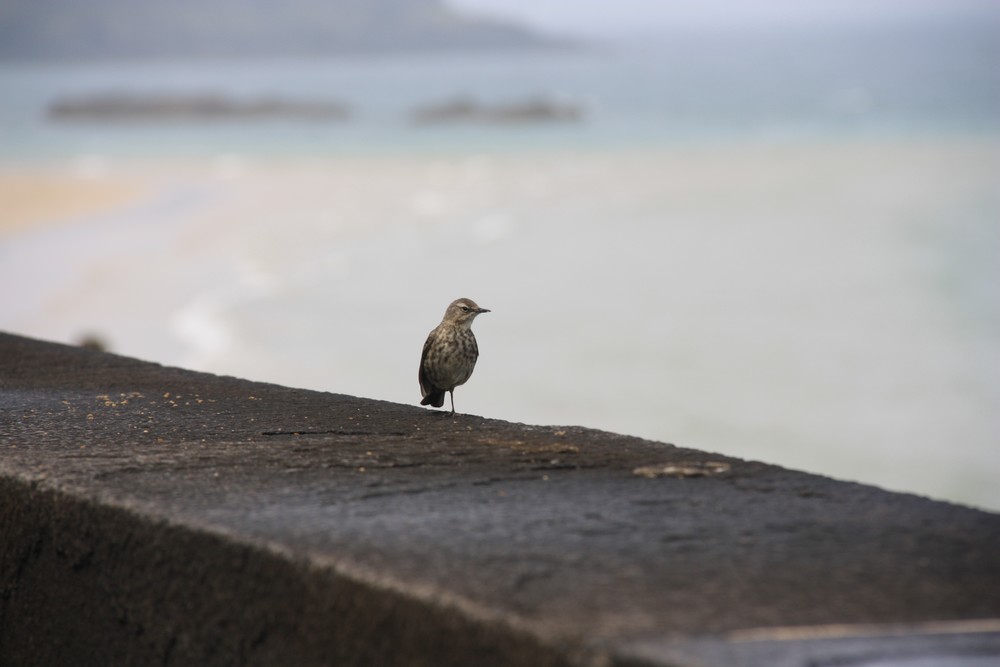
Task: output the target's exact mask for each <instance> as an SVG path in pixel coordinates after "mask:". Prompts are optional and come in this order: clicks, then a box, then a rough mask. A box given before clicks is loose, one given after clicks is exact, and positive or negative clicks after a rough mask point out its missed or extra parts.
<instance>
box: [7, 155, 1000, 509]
mask: <svg viewBox="0 0 1000 667" xmlns="http://www.w3.org/2000/svg"><path fill="white" fill-rule="evenodd" d="M97 166H98V167H99V168H96V167H95V163H94V162H93V161H91V162H90V163H83V164H82V166H81V163H79V162H77V163H67V164H62V165H53V166H51V167H49V168H42V167H37V166H36V167H32V168H31V169H29V170H24V171H23V172H22V171H18V170H16V169H14V168H11V167H7V168H5V169H4V171H3V172H0V192H4V193H7V192H10V193H18V195H17V198H13V197H12V199H11V201H17V202H18V203H17V205H16V207H11V208H10V209H9V210H7V211H6V212H5V213H4V224H3V228H2V229H3V231H2V236H0V256H2V258H3V261H2V263H0V279H2V280H3V281H4V283H5V284H8V285H9V284H17V285H18V286H19V288H18V290H17V291H16V292H15V293H10V294H9V295H7V296H5V303H4V307H3V309H2V311H0V328H3V329H5V330H8V331H13V332H17V333H23V334H26V335H30V336H37V337H40V338H46V339H50V340H62V341H75V340H78V339H79V338H80V337H81V336H82V335H85V334H88V333H98V334H100V335H101V337H103V338H104V339H106V340H107V341H108V343H109V344H110V346H111V349H112V350H114V351H117V352H121V353H124V354H129V355H133V356H138V357H140V358H145V359H151V360H156V361H161V362H163V363H167V364H175V365H181V366H185V367H188V368H194V369H199V370H206V371H211V372H216V373H224V374H233V375H238V376H243V377H249V378H252V379H257V380H268V381H274V382H279V383H284V384H288V385H293V386H299V387H308V388H314V389H319V390H326V391H335V392H343V393H349V394H355V395H363V396H369V397H374V398H383V399H387V400H394V401H400V402H415V400H416V399H418V398H419V395H417V394H416V385H415V379H414V377H415V376H414V373H415V363H416V358H417V356H418V355H419V346H420V343H421V342H422V340H423V337H424V336H425V335H426V332H427V331H428V330H429V329H430V328H431V327H433V326H434V325H435V324H436V323H437V320H438V319H439V318H440V312H439V311H441V310H442V309H443V306H444V305H445V304H447V302H448V301H450V300H451V299H452V298H455V297H457V296H469V297H472V298H475V299H476V300H477V301H478V302H480V303H481V304H483V305H484V306H485V307H489V308H491V309H492V310H493V312H492V313H491V314H490V316H489V317H490V319H486V318H485V317H484V318H482V321H480V322H477V329H478V330H479V337H480V346H481V349H482V350H483V356H482V358H481V361H480V366H479V368H477V371H476V376H475V377H474V378H473V380H472V381H471V382H470V385H469V387H468V388H463V390H462V391H460V392H459V393H458V395H457V396H456V405H457V406H458V408H459V410H460V411H468V412H471V413H475V414H485V415H490V416H495V417H500V418H504V419H510V420H514V421H521V422H528V423H578V424H583V425H587V426H596V427H599V428H606V429H609V430H614V431H619V432H624V433H630V434H637V435H643V436H647V437H651V438H656V439H659V440H664V441H672V442H678V443H684V444H691V445H692V446H696V447H701V448H705V449H710V450H711V449H714V450H717V451H723V452H725V453H728V454H733V455H736V456H743V457H749V458H760V459H763V460H769V461H775V462H779V463H782V464H783V465H788V466H792V467H800V468H804V469H807V470H818V471H821V472H826V473H827V474H832V475H837V476H841V477H846V478H850V479H861V480H865V481H872V482H875V483H879V484H882V485H884V486H889V487H891V488H904V489H913V490H918V491H921V492H924V493H929V494H932V495H936V496H938V497H947V498H953V499H959V500H965V501H967V502H974V503H978V504H982V505H990V506H993V507H1000V497H998V496H997V494H996V493H995V484H994V483H993V482H992V481H991V475H990V473H989V472H988V471H990V470H995V469H996V467H997V466H998V465H1000V460H998V459H997V454H996V453H995V447H994V444H995V440H996V437H997V435H998V434H1000V424H998V422H997V420H996V417H995V415H994V410H993V406H995V405H996V402H997V400H1000V382H998V380H997V378H998V377H1000V358H998V352H997V349H996V346H995V339H994V334H995V332H996V327H997V321H996V319H995V318H996V310H995V304H996V301H995V300H993V299H994V297H993V296H992V294H993V293H994V292H991V291H989V290H991V289H994V290H995V288H989V287H988V285H990V284H1000V283H997V282H992V281H991V279H990V276H991V275H992V276H995V266H994V264H993V263H992V260H988V258H986V257H985V256H984V254H983V253H984V251H985V249H986V248H988V247H991V244H992V243H994V241H995V233H996V232H995V216H996V214H997V212H998V211H1000V202H998V196H997V192H996V188H995V174H996V173H1000V143H998V142H997V141H996V140H991V141H984V140H982V139H968V140H965V139H956V140H947V141H944V140H942V141H930V140H928V141H922V142H908V143H904V142H891V141H886V142H881V143H872V142H868V143H857V144H850V143H846V144H836V143H824V144H810V145H785V146H753V145H748V146H743V147H730V148H721V147H719V148H700V149H695V148H689V149H674V150H670V149H655V150H638V149H636V150H627V151H625V150H622V151H612V152H586V151H580V152H558V151H553V152H537V153H524V152H519V153H509V154H471V153H467V154H440V155H423V156H367V157H356V156H355V157H349V156H344V157H336V158H323V159H320V158H309V159H307V158H288V159H264V158H247V157H239V156H220V157H216V158H210V159H202V160H193V159H191V160H171V161H141V160H126V159H114V160H112V159H105V160H103V161H101V162H99V163H97ZM95 169H96V171H97V176H95V173H94V172H95ZM992 247H995V245H994V246H992ZM990 272H992V274H991V273H990ZM623 336H624V338H623ZM945 442H961V443H962V445H961V449H960V450H955V449H953V448H950V447H942V446H941V443H945ZM959 452H960V453H959Z"/></svg>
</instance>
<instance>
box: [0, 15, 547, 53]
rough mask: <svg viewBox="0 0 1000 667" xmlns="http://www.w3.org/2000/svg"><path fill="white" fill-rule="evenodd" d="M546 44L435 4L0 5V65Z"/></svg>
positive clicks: (512, 27) (505, 25)
mask: <svg viewBox="0 0 1000 667" xmlns="http://www.w3.org/2000/svg"><path fill="white" fill-rule="evenodd" d="M555 44H556V42H555V41H554V40H549V39H547V38H546V37H544V36H542V35H539V34H536V33H534V32H532V31H530V30H529V29H526V28H524V27H521V26H517V25H514V24H510V23H505V22H502V21H497V20H492V19H485V18H478V17H473V16H468V15H465V14H462V13H459V12H457V11H456V10H454V9H452V8H451V7H449V6H448V5H447V4H445V2H443V1H442V0H169V1H159V2H157V1H149V0H144V1H137V0H87V1H86V2H81V1H80V0H0V59H2V60H66V59H79V58H84V59H107V58H158V57H235V56H274V55H289V56H309V55H328V54H364V53H387V52H404V51H435V50H459V49H462V50H470V49H476V50H482V49H516V48H539V47H546V46H553V45H555Z"/></svg>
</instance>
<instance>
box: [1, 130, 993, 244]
mask: <svg viewBox="0 0 1000 667" xmlns="http://www.w3.org/2000/svg"><path fill="white" fill-rule="evenodd" d="M935 150H946V151H963V150H969V151H975V152H977V153H978V152H981V153H990V152H1000V135H996V134H989V135H986V136H965V135H961V136H942V137H922V138H919V139H908V138H882V139H878V140H864V139H858V138H856V139H852V140H848V141H838V140H835V139H824V140H818V139H817V140H809V141H787V142H776V143H761V142H742V143H741V142H736V143H729V144H721V143H719V144H716V143H710V144H677V145H661V144H657V145H649V146H643V145H622V146H618V147H601V146H581V147H576V148H569V147H563V146H537V147H515V148H505V149H500V150H494V149H482V150H477V149H475V148H464V149H456V150H451V149H448V148H444V149H441V150H434V151H420V152H403V151H394V152H380V151H376V152H356V153H343V154H341V153H331V154H326V155H309V154H281V155H263V154H255V153H252V152H248V153H243V154H217V155H187V156H173V155H171V156H163V157H155V156H133V155H129V156H115V155H76V156H64V157H46V158H44V159H38V160H25V161H3V160H2V158H0V201H3V202H4V207H3V208H2V209H0V242H2V241H4V240H7V239H9V238H12V237H15V236H19V235H22V234H25V233H30V232H31V231H32V230H35V229H51V228H55V227H61V226H66V225H73V224H74V223H76V222H79V221H85V220H87V219H89V218H90V217H92V216H95V215H102V214H107V213H110V212H113V211H115V210H119V209H123V208H125V207H127V206H129V205H134V204H136V203H138V202H141V201H142V200H144V199H148V198H149V197H150V196H152V195H153V194H154V193H155V192H156V191H157V190H162V189H163V187H165V186H166V185H167V184H169V183H170V182H175V181H178V180H181V181H194V182H199V183H203V184H204V183H215V184H233V183H238V182H239V181H242V180H246V179H248V178H249V177H252V176H265V177H266V176H267V175H268V174H272V175H275V176H276V177H278V178H280V176H281V174H283V173H288V172H296V171H298V172H320V173H321V172H324V171H330V172H338V171H339V170H343V169H345V168H346V169H350V168H353V167H361V168H363V170H364V171H366V172H367V171H369V170H370V169H375V170H378V169H380V168H383V167H384V168H387V169H389V170H390V171H392V170H397V169H403V170H407V169H420V168H422V167H428V166H429V167H431V168H433V166H434V165H448V164H466V165H474V164H477V163H488V164H491V165H495V166H498V167H500V168H503V167H504V166H511V167H519V166H522V165H528V166H533V165H534V164H536V163H537V162H542V163H547V164H564V163H566V162H567V161H571V162H575V161H577V160H583V161H585V162H589V161H593V160H597V161H600V160H610V161H615V162H625V163H631V162H636V161H638V162H640V163H645V164H647V165H649V164H654V163H656V162H657V161H659V160H665V161H667V162H669V163H676V162H677V161H682V160H685V159H690V160H692V161H693V164H701V163H707V162H711V161H713V160H727V161H728V160H731V159H736V160H739V159H745V158H746V159H756V158H760V157H766V156H769V155H773V156H786V157H787V156H794V155H796V154H800V153H801V154H803V155H807V154H810V153H814V152H817V151H818V152H822V153H826V154H829V155H834V154H837V153H844V154H849V153H855V152H859V151H860V152H865V153H869V154H871V153H885V152H895V151H902V152H907V153H911V154H914V153H918V152H924V151H935ZM367 175H368V176H371V175H372V174H370V173H369V174H367Z"/></svg>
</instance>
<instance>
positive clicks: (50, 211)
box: [0, 167, 143, 238]
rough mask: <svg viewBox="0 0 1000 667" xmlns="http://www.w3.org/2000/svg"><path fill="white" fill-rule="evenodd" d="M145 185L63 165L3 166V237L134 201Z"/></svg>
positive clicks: (0, 231) (0, 171)
mask: <svg viewBox="0 0 1000 667" xmlns="http://www.w3.org/2000/svg"><path fill="white" fill-rule="evenodd" d="M142 193H143V188H142V187H141V186H140V185H139V184H137V183H134V182H131V180H130V179H128V178H125V177H122V176H116V177H115V179H114V180H105V179H103V178H95V177H88V176H86V175H84V174H80V173H76V174H74V173H72V172H71V171H69V170H66V169H64V168H51V167H50V168H28V169H16V168H12V167H6V168H3V169H0V201H2V202H3V206H2V207H0V238H2V237H6V236H8V235H12V234H17V233H23V232H25V231H27V230H29V229H31V228H34V227H37V226H38V225H45V224H73V221H74V220H78V219H79V218H81V217H83V216H86V215H90V214H96V213H100V212H102V211H108V210H112V209H114V208H117V207H120V206H123V205H125V204H127V203H129V202H132V201H135V200H136V199H138V198H139V197H141V196H142Z"/></svg>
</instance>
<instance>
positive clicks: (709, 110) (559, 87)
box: [0, 25, 1000, 161]
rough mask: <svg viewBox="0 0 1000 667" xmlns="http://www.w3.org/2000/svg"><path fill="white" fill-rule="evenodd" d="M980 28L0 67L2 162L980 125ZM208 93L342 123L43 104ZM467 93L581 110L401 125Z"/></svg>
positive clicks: (949, 129) (999, 95)
mask: <svg viewBox="0 0 1000 667" xmlns="http://www.w3.org/2000/svg"><path fill="white" fill-rule="evenodd" d="M996 30H997V27H996V26H989V25H987V26H968V25H964V26H963V25H947V26H936V27H935V26H909V27H905V28H904V27H896V28H881V29H878V30H876V29H874V28H867V29H864V28H860V29H855V30H853V31H848V30H847V29H843V28H842V29H840V30H838V31H833V32H829V33H827V32H816V31H813V32H808V33H804V34H786V33H774V32H759V33H752V34H741V33H722V34H714V33H712V34H678V35H668V36H664V37H662V38H660V39H657V40H653V39H649V40H647V41H644V42H638V43H631V44H623V45H608V46H606V47H600V48H597V47H595V48H593V49H590V50H588V51H579V52H566V53H549V54H528V55H521V56H517V55H502V56H489V55H475V56H460V57H454V56H436V57H435V56H417V57H398V56H397V57H386V58H381V59H379V58H375V59H356V60H351V59H336V60H334V59H327V60H323V59H315V60H266V61H255V62H245V61H238V62H234V61H216V62H207V63H206V62H197V63H191V62H167V63H163V62H160V63H118V64H107V63H101V64H87V63H82V64H76V65H29V66H25V65H10V64H7V65H0V91H2V95H0V158H2V159H5V160H8V161H9V160H12V159H13V160H17V159H22V158H30V157H35V156H51V157H63V156H67V155H74V154H81V153H82V154H89V153H98V154H110V155H154V156H157V155H190V154H217V153H237V154H248V153H249V154H264V155H268V154H293V155H301V154H311V155H325V154H331V153H345V152H347V153H357V152H359V151H360V152H398V151H401V150H402V151H413V150H430V151H440V150H448V149H452V150H470V149H491V150H496V149H514V150H516V149H522V148H526V147H538V146H558V147H579V146H581V145H596V146H600V147H615V146H621V145H623V144H624V145H636V144H639V145H645V144H649V143H650V142H657V143H666V144H668V145H676V144H678V143H681V142H693V143H705V142H714V143H725V142H730V141H734V140H748V139H749V140H755V141H763V142H773V141H781V140H797V139H801V138H807V137H817V136H819V137H845V136H864V137H885V136H913V135H921V134H925V133H928V132H932V133H941V132H944V133H956V132H957V133H979V132H995V131H996V130H997V128H998V126H1000V74H998V73H997V68H996V67H995V64H996V62H998V61H1000V46H998V42H1000V40H997V39H996V38H995V37H996ZM122 91H124V92H148V93H159V92H185V93H190V92H209V93H223V94H227V95H231V96H234V97H237V98H253V97H258V96H261V95H272V94H273V95H278V96H286V97H291V98H296V99H300V98H304V99H309V100H336V101H342V102H344V103H346V104H347V105H348V106H350V107H351V108H352V109H353V110H354V112H355V116H354V118H353V120H351V121H349V122H344V123H298V122H271V123H264V124H258V123H242V124H241V123H220V124H202V125H198V124H177V125H174V126H170V125H167V126H163V125H154V126H149V125H135V126H131V127H121V126H112V127H104V128H102V127H100V126H94V125H84V126H74V125H67V124H61V125H59V124H53V123H50V122H47V121H46V119H45V114H44V110H45V108H46V106H47V105H48V104H49V103H50V102H51V101H52V100H53V99H55V98H56V97H59V96H65V95H76V94H89V93H94V92H122ZM456 96H470V97H472V98H474V99H478V100H482V101H483V102H487V103H488V102H510V101H517V100H523V99H528V98H535V97H545V98H551V99H557V100H566V101H569V102H571V103H574V104H579V105H581V106H582V107H583V108H584V109H585V110H586V112H587V116H586V121H585V122H583V123H579V124H565V125H558V124H555V125H548V126H545V127H522V128H510V127H504V128H482V127H472V128H470V127H464V128H456V127H447V128H422V129H419V130H415V129H414V128H413V127H412V126H411V124H410V123H409V121H408V114H409V112H410V111H412V110H413V109H414V108H415V107H418V106H422V105H425V104H427V103H433V102H440V101H443V100H449V99H453V98H455V97H456Z"/></svg>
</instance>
